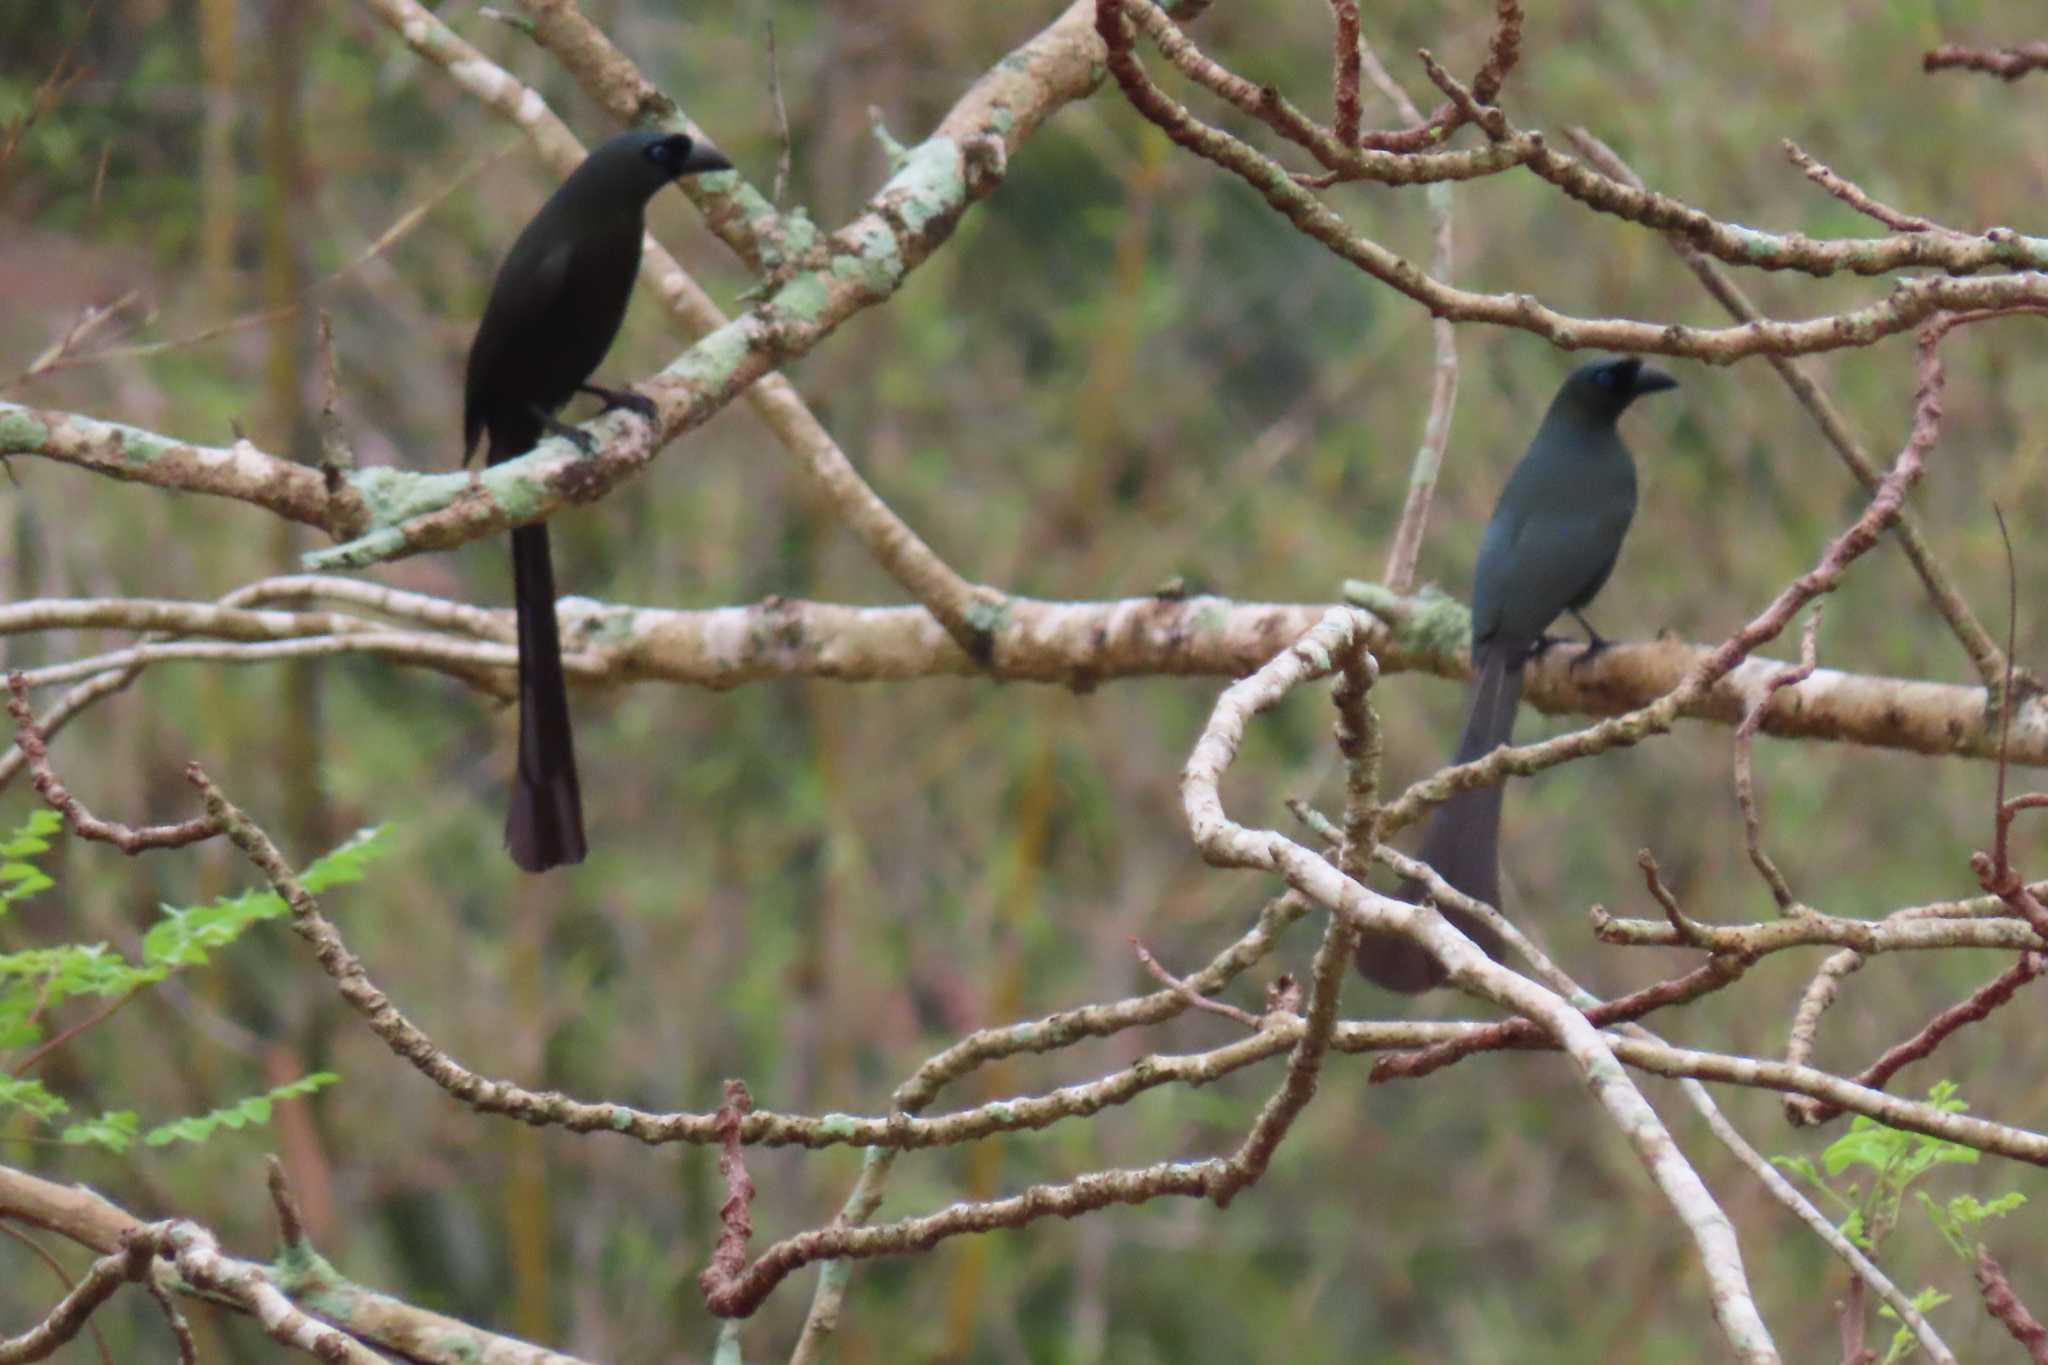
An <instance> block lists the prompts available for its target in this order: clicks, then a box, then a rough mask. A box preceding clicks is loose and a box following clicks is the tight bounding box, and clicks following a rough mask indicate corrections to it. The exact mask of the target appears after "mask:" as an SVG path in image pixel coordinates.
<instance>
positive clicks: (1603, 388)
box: [1565, 355, 1678, 416]
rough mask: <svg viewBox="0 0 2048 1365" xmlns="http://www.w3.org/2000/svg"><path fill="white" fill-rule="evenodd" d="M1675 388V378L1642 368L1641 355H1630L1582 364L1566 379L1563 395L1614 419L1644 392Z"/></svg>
mask: <svg viewBox="0 0 2048 1365" xmlns="http://www.w3.org/2000/svg"><path fill="white" fill-rule="evenodd" d="M1677 387H1678V381H1677V380H1676V379H1673V378H1672V377H1671V376H1670V375H1668V374H1666V373H1664V371H1662V370H1659V369H1655V368H1653V367H1651V366H1649V365H1645V364H1644V363H1643V359H1642V357H1641V356H1633V355H1625V356H1620V357H1617V358H1615V359H1612V360H1595V361H1593V362H1591V363H1590V364H1586V365H1581V366H1579V368H1578V369H1576V370H1573V371H1572V373H1571V377H1570V378H1569V379H1567V380H1565V392H1566V393H1568V394H1571V395H1572V396H1573V397H1574V398H1576V399H1577V400H1578V401H1579V402H1581V403H1584V404H1587V405H1590V406H1591V407H1593V408H1595V409H1597V410H1600V411H1604V412H1609V413H1613V414H1615V415H1617V416H1618V415H1619V414H1620V413H1621V411H1622V409H1624V408H1626V407H1627V406H1628V405H1629V404H1630V403H1632V402H1634V401H1635V400H1636V399H1638V398H1641V397H1642V396H1643V395H1644V394H1646V393H1660V392H1662V391H1663V390H1665V389H1675V388H1677Z"/></svg>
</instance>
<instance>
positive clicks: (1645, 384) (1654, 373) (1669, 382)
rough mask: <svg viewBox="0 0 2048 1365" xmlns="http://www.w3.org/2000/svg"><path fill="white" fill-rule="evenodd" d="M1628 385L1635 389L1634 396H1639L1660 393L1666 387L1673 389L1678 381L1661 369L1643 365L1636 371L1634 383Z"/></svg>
mask: <svg viewBox="0 0 2048 1365" xmlns="http://www.w3.org/2000/svg"><path fill="white" fill-rule="evenodd" d="M1630 387H1631V388H1633V389H1634V390H1635V395H1636V397H1638V398H1641V397H1642V396H1643V395H1644V394H1646V393H1662V392H1663V391H1664V390H1666V389H1675V388H1677V387H1678V381H1677V380H1676V379H1673V378H1672V377H1671V376H1670V375H1668V374H1666V373H1664V371H1662V370H1659V369H1653V368H1651V367H1650V366H1648V365H1645V366H1643V367H1642V368H1641V369H1639V370H1637V371H1636V380H1635V383H1634V384H1633V385H1631V386H1630Z"/></svg>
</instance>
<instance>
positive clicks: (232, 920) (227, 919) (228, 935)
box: [142, 825, 391, 968]
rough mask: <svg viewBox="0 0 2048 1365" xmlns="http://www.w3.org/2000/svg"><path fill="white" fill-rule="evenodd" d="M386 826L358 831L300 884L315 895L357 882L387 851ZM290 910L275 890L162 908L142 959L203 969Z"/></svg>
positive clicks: (318, 861)
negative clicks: (238, 941)
mask: <svg viewBox="0 0 2048 1365" xmlns="http://www.w3.org/2000/svg"><path fill="white" fill-rule="evenodd" d="M390 828H391V827H390V826H389V825H378V826H376V827H374V828H371V829H364V830H359V831H357V832H356V834H355V835H354V836H353V837H351V838H350V839H349V840H348V841H347V842H345V843H343V844H342V845H341V846H340V847H339V848H337V849H335V850H334V851H333V852H331V853H329V854H327V855H326V856H325V857H322V858H318V859H316V860H314V862H313V864H312V865H311V866H310V867H308V868H307V869H306V870H305V872H304V873H303V874H301V875H300V878H299V880H300V881H301V882H303V883H304V884H305V887H306V889H307V890H308V891H311V892H314V893H316V894H317V893H319V892H321V891H324V890H326V889H327V888H329V887H332V886H344V885H347V884H348V883H350V882H359V881H361V880H362V879H363V877H364V875H365V869H366V868H368V866H369V865H370V864H371V863H373V862H375V861H376V860H377V859H379V858H381V857H383V856H385V855H386V854H388V853H389V852H390V851H391V842H390V837H389V836H390ZM287 909H288V907H287V906H286V905H285V903H284V898H283V897H281V896H279V895H278V894H277V893H276V892H274V891H249V892H245V893H243V894H242V895H239V896H233V897H228V898H226V899H222V900H217V901H215V902H213V903H212V904H211V905H197V906H193V907H191V908H190V909H184V910H181V909H178V908H177V907H175V906H169V905H166V906H163V907H162V910H163V915H164V917H163V919H162V920H160V921H158V923H157V924H156V925H155V927H153V928H152V929H151V930H150V931H149V932H148V933H147V934H145V935H144V936H143V939H142V956H143V960H144V961H145V962H148V963H151V964H152V965H160V966H163V967H166V968H169V967H199V966H204V965H205V964H206V962H207V961H208V958H209V955H210V954H211V953H213V952H215V951H217V950H219V949H221V948H225V947H227V946H228V945H229V944H230V943H233V942H234V941H235V940H236V939H238V938H240V937H241V936H242V935H243V933H244V932H246V931H247V930H248V929H249V927H250V926H251V925H254V924H260V923H262V922H263V921H265V920H271V919H277V918H279V917H280V916H282V915H284V914H285V913H286V911H287Z"/></svg>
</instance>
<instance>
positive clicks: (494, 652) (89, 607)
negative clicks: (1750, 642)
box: [0, 575, 2048, 828]
mask: <svg viewBox="0 0 2048 1365" xmlns="http://www.w3.org/2000/svg"><path fill="white" fill-rule="evenodd" d="M1347 595H1351V596H1352V597H1353V598H1354V600H1358V601H1362V602H1364V603H1366V604H1367V605H1368V606H1369V607H1370V609H1371V610H1372V611H1373V612H1374V614H1375V616H1376V617H1377V618H1378V620H1377V623H1376V624H1375V625H1374V627H1373V630H1372V637H1371V647H1372V649H1373V650H1374V654H1375V657H1376V658H1377V659H1378V660H1379V662H1380V666H1381V667H1382V668H1383V669H1384V670H1386V671H1389V672H1401V671H1424V672H1430V673H1435V674H1437V675H1439V676H1443V677H1450V678H1456V677H1460V676H1462V675H1463V674H1464V672H1465V670H1466V668H1467V660H1466V658H1465V652H1464V645H1463V639H1462V637H1463V632H1464V622H1465V617H1464V612H1463V609H1462V608H1460V607H1458V606H1457V605H1456V604H1455V603H1451V602H1449V601H1448V600H1446V599H1443V598H1440V597H1435V596H1431V595H1423V596H1418V597H1400V596H1397V595H1395V594H1391V593H1388V592H1386V591H1385V590H1383V589H1380V588H1378V587H1377V586H1374V585H1366V584H1352V585H1349V586H1348V587H1347ZM320 603H326V604H331V605H330V606H329V607H328V608H326V609H322V608H320V607H318V606H316V605H315V604H320ZM1326 609H1327V608H1326V607H1325V606H1322V605H1317V604H1310V603H1251V602H1232V601H1229V600H1228V599H1224V598H1215V597H1195V598H1171V597H1139V598H1129V599H1125V600H1122V601H1110V602H1051V601H1043V600H1038V599H1031V598H1021V597H1012V598H1009V599H1007V600H1006V605H1005V621H1004V625H1003V627H1002V630H1001V632H1000V637H999V641H998V645H997V648H996V649H995V651H994V653H993V655H992V657H991V658H990V660H989V661H988V663H986V664H982V663H979V662H977V661H976V660H975V659H974V658H972V657H971V656H970V655H969V654H968V653H967V652H966V650H965V649H963V648H962V647H961V646H960V645H959V643H958V642H957V640H955V639H954V638H953V637H952V636H951V635H949V634H948V632H947V631H946V629H945V628H944V627H943V626H942V625H941V624H940V623H939V622H938V621H937V620H936V618H934V617H933V616H932V615H931V614H930V613H929V612H928V611H926V610H925V609H923V608H921V607H853V606H844V605H839V604H835V603H824V602H809V601H802V600H797V599H791V598H770V599H767V600H765V601H762V602H757V603H754V604H752V605H749V606H732V607H719V608H713V609H710V610H704V611H675V610H664V609H656V608H650V607H633V606H624V605H607V604H603V603H598V602H593V601H591V600H589V599H586V598H569V599H565V600H564V601H563V602H562V603H561V605H560V608H559V610H560V613H561V617H562V622H563V645H564V651H565V652H564V661H563V662H564V667H565V669H566V670H567V672H568V674H569V676H570V678H571V679H572V681H580V682H590V683H611V684H616V683H630V682H669V683H688V684H692V685H696V686H702V687H709V688H714V689H725V688H732V687H739V686H743V685H747V684H751V683H757V682H761V681H765V680H769V679H777V678H792V677H814V678H831V679H838V680H842V681H846V682H867V681H891V682H902V681H909V680H913V679H918V678H929V677H946V676H963V675H985V676H990V677H994V678H998V679H1004V680H1009V681H1024V682H1040V683H1050V684H1054V685H1059V686H1065V687H1070V688H1073V689H1076V690H1082V691H1085V690H1087V689H1089V688H1091V687H1094V686H1096V685H1098V684H1100V683H1103V682H1108V681H1112V680H1116V679H1121V678H1139V677H1155V676H1208V677H1233V676H1239V675H1242V674H1244V673H1246V672H1249V671H1250V670H1251V669H1253V668H1256V667H1257V666H1258V665H1259V664H1260V663H1262V662H1263V661H1264V660H1266V659H1268V658H1270V657H1272V655H1273V654H1274V653H1276V652H1277V651H1279V650H1280V649H1282V648H1284V647H1285V646H1286V645H1287V643H1288V642H1289V641H1291V640H1292V639H1294V638H1295V637H1297V636H1298V635H1300V634H1301V633H1302V632H1303V631H1305V630H1307V629H1308V628H1309V627H1310V626H1311V625H1313V624H1314V622H1315V621H1316V620H1317V619H1318V618H1319V617H1320V616H1321V614H1322V613H1323V612H1324V611H1325V610H1326ZM84 629H92V630H128V631H134V632H136V633H138V634H143V635H145V636H153V638H145V639H143V640H142V641H141V642H139V643H136V644H134V645H130V646H127V647H124V648H120V649H115V650H111V651H108V652H105V653H100V654H94V655H87V656H83V657H78V658H73V659H69V660H66V661H64V662H60V663H52V664H49V665H47V666H45V667H42V668H37V669H32V670H28V671H27V672H26V673H25V677H26V678H27V681H28V683H29V685H30V686H31V687H35V688H47V687H55V686H59V685H65V686H71V685H76V686H77V687H78V688H79V689H81V692H82V693H83V695H74V696H70V697H67V698H66V699H65V701H64V702H63V703H61V704H60V707H59V708H58V709H62V710H63V711H64V715H63V716H62V717H60V718H59V720H60V722H61V720H62V719H66V718H68V716H69V715H70V714H75V712H76V710H77V709H78V708H79V707H81V706H84V705H88V704H90V703H91V702H92V701H94V700H97V699H99V698H102V697H104V696H107V695H111V694H113V693H114V692H115V691H117V690H118V689H119V688H120V687H122V686H125V685H126V684H127V683H128V682H129V681H132V680H133V676H134V671H135V670H137V669H140V668H143V667H146V666H152V665H156V664H160V663H167V662H177V661H189V662H207V663H215V664H219V663H232V664H252V663H274V662H277V661H279V660H283V659H292V658H308V657H328V656H338V655H344V654H354V653H369V654H376V655H378V656H380V657H382V658H386V659H389V660H391V661H392V662H395V663H403V664H409V665H413V666H416V667H425V668H431V669H434V670H437V671H440V672H444V673H447V674H448V675H450V676H451V677H454V678H457V679H458V680H460V681H462V682H463V683H464V684H465V685H468V686H471V687H474V688H477V689H478V690H480V691H482V692H484V693H486V694H487V695H490V696H493V697H496V698H500V699H503V698H506V697H508V696H509V694H510V690H511V684H512V669H513V666H514V664H515V662H516V657H517V656H516V649H515V646H514V643H513V641H514V630H513V619H512V614H511V613H510V612H509V611H502V610H501V611H491V610H487V609H485V608H480V607H475V606H470V605H468V604H466V603H461V602H455V601H451V600H447V599H442V598H436V597H432V596H428V595H425V594H420V593H412V592H406V591H403V590H399V589H395V588H386V587H382V586H380V585H376V584H370V583H363V582H360V581H357V580H352V579H346V578H337V577H332V576H324V575H290V576H286V577H281V578H274V579H263V580H259V581H258V582H255V583H251V584H248V585H245V586H244V587H242V588H240V589H237V590H236V591H235V592H234V593H231V594H229V595H228V596H227V597H225V598H223V599H221V600H219V601H215V602H187V601H177V600H172V599H153V598H44V599H33V600H30V601H26V602H16V603H11V604H6V605H0V637H4V636H7V635H14V634H24V633H29V632H42V631H66V630H84ZM154 636H162V637H170V636H175V637H177V638H154ZM1711 653H1712V650H1711V649H1710V648H1709V647H1707V646H1701V645H1694V644H1687V643H1684V642H1681V641H1676V640H1670V639H1664V640H1656V641H1650V642H1645V643H1641V644H1631V645H1617V646H1615V647H1614V648H1612V649H1609V650H1607V651H1605V652H1603V653H1601V654H1599V655H1598V656H1596V657H1595V658H1593V659H1591V660H1589V661H1587V662H1586V663H1584V664H1583V665H1581V664H1580V663H1579V657H1580V656H1579V654H1578V652H1577V651H1576V650H1573V649H1558V650H1552V651H1549V652H1548V653H1547V654H1546V656H1545V657H1544V658H1542V659H1541V660H1539V661H1537V662H1536V663H1534V664H1532V665H1531V666H1530V668H1529V670H1528V673H1527V682H1526V686H1525V692H1524V696H1525V697H1526V698H1527V699H1528V700H1529V701H1530V702H1531V704H1533V705H1535V706H1536V707H1537V708H1538V709H1540V710H1543V711H1547V712H1549V713H1551V714H1556V715H1569V714H1577V715H1593V716H1603V715H1628V714H1631V713H1635V712H1638V711H1640V709H1641V708H1643V707H1645V706H1647V705H1650V704H1652V703H1655V702H1657V701H1658V700H1659V699H1660V698H1664V697H1666V696H1668V695H1669V694H1671V693H1672V692H1673V691H1674V689H1677V688H1679V687H1680V686H1681V685H1682V684H1683V683H1684V682H1685V680H1686V679H1687V678H1688V677H1690V676H1692V675H1693V674H1694V673H1695V672H1696V671H1697V670H1698V668H1699V667H1700V665H1701V664H1702V662H1703V661H1704V660H1706V659H1707V658H1708V657H1709V656H1710V654H1711ZM1784 666H1785V665H1783V664H1782V663H1779V662H1777V661H1773V660H1771V659H1767V658H1750V659H1747V660H1745V661H1743V662H1742V663H1740V664H1739V665H1737V666H1736V667H1734V668H1733V669H1730V670H1728V671H1727V672H1726V673H1725V674H1722V675H1718V676H1716V677H1715V678H1714V679H1713V680H1712V681H1711V682H1709V683H1706V684H1705V685H1703V686H1702V687H1700V688H1698V689H1697V690H1694V691H1690V692H1687V693H1686V694H1685V695H1684V696H1683V698H1682V700H1681V702H1680V704H1679V706H1678V708H1677V711H1676V712H1675V715H1676V716H1683V717H1688V718H1692V719H1697V720H1704V721H1709V722H1712V723H1715V724H1720V725H1731V726H1732V725H1735V724H1737V723H1738V722H1739V721H1740V720H1741V719H1742V718H1743V717H1744V716H1745V715H1747V714H1749V713H1750V712H1751V711H1752V710H1753V709H1754V708H1755V706H1756V705H1757V703H1758V701H1759V699H1761V698H1763V697H1765V696H1766V694H1767V693H1768V692H1769V689H1770V682H1771V679H1772V678H1773V677H1775V676H1778V674H1779V672H1780V670H1781V669H1782V668H1783V667H1784ZM1998 720H1999V718H1998V717H1997V716H1995V715H1993V714H1991V713H1990V712H1989V711H1988V710H1987V708H1986V705H1985V694H1984V692H1983V691H1982V690H1981V689H1979V688H1975V687H1965V686H1958V685H1954V684H1945V683H1929V682H1920V681H1915V680H1911V679H1903V678H1886V677H1878V676H1873V675H1866V674H1853V673H1843V672H1840V671H1837V670H1834V669H1826V668H1821V669H1816V670H1815V671H1814V673H1813V674H1812V675H1811V676H1809V677H1808V678H1807V679H1806V680H1805V681H1804V682H1802V683H1800V684H1799V685H1797V686H1796V687H1788V688H1785V689H1783V690H1782V691H1780V692H1778V693H1776V694H1775V695H1772V696H1770V697H1769V704H1768V706H1767V707H1766V708H1765V710H1764V711H1763V713H1762V721H1761V733H1763V734H1767V735H1772V736H1775V737H1779V738H1786V739H1808V740H1831V741H1836V742H1841V743H1850V744H1861V745H1869V746H1872V747H1877V748H1887V749H1899V750H1904V751H1908V752H1914V753H1930V754H1941V755H1948V756H1955V757H1970V758H1986V759H1988V758H1995V757H1996V756H1997V754H1998V743H1999V725H1998ZM2010 720H2011V736H2010V741H2009V743H2010V750H2009V752H2010V756H2011V760H2012V761H2013V762H2014V763H2019V764H2036V765H2038V764H2048V701H2044V700H2043V699H2042V698H2041V697H2040V696H2038V695H2034V696H2030V697H2028V698H2027V699H2026V700H2025V701H2024V702H2022V703H2020V704H2019V705H2018V706H2017V707H2016V708H2015V710H2014V712H2013V714H2012V715H2011V717H2010ZM18 753H19V751H18V750H17V751H15V753H14V754H11V755H9V756H8V757H6V758H0V782H4V781H5V780H7V779H8V778H10V777H11V776H12V775H13V773H14V772H15V771H17V770H18V767H19V762H20V760H19V757H18ZM1414 815H1415V812H1414V810H1411V809H1410V808H1406V807H1404V808H1401V810H1400V811H1399V812H1398V814H1397V815H1396V817H1395V825H1394V826H1393V827H1394V828H1399V827H1401V826H1403V825H1405V824H1407V823H1409V822H1410V821H1411V820H1412V819H1413V818H1414Z"/></svg>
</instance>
